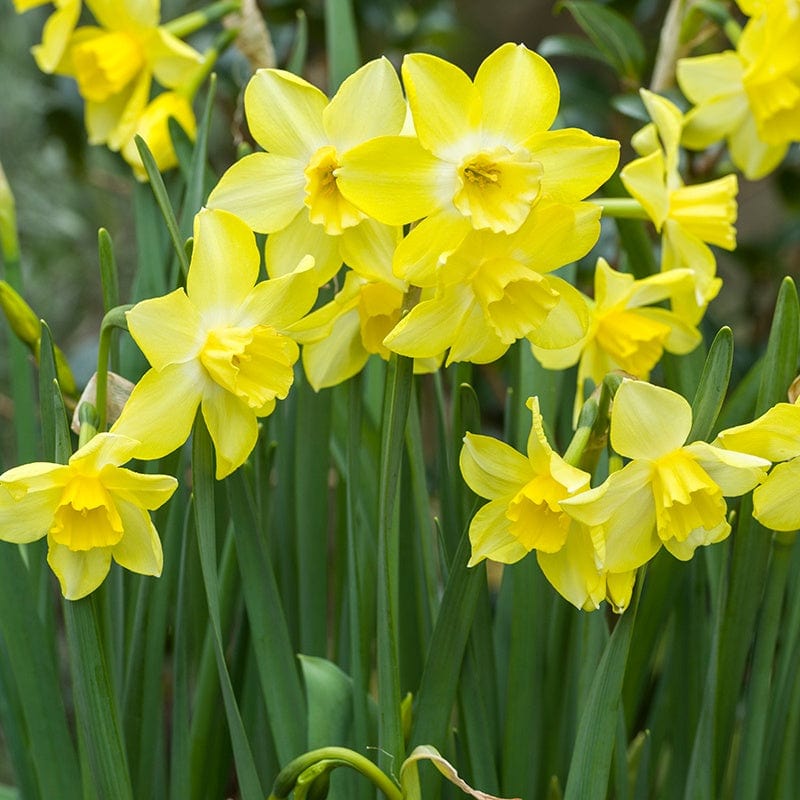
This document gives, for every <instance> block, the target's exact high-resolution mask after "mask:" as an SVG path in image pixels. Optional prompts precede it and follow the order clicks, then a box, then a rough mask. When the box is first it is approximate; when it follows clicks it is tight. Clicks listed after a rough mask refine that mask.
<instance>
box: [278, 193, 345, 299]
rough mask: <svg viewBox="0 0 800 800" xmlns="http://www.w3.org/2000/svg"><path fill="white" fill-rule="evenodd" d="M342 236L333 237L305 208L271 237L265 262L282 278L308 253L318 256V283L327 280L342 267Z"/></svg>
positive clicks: (308, 254)
mask: <svg viewBox="0 0 800 800" xmlns="http://www.w3.org/2000/svg"><path fill="white" fill-rule="evenodd" d="M340 240H341V237H340V236H331V235H330V234H328V233H326V232H325V228H324V227H323V226H322V225H314V223H312V222H311V220H309V218H308V210H307V209H303V210H302V211H301V212H300V213H299V214H298V215H297V216H296V217H295V218H294V219H293V220H292V221H291V222H290V223H289V224H288V225H287V226H286V227H285V228H283V230H280V231H276V232H275V233H273V234H271V235H270V236H268V237H267V243H266V245H265V246H264V261H265V263H266V265H267V274H268V275H269V276H270V278H280V277H283V276H284V275H288V274H289V273H290V272H293V271H294V270H296V269H297V265H298V264H300V263H301V262H302V261H303V259H305V258H306V257H307V256H311V257H312V258H313V259H314V274H315V275H316V278H315V280H316V282H317V286H322V284H323V283H327V282H328V281H329V280H331V278H333V276H334V275H335V274H336V273H337V272H338V271H339V267H341V266H342V255H341V253H340V248H339V243H340Z"/></svg>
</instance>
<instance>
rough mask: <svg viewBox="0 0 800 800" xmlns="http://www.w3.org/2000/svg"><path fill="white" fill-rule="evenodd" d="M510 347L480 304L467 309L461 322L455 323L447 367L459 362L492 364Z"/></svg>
mask: <svg viewBox="0 0 800 800" xmlns="http://www.w3.org/2000/svg"><path fill="white" fill-rule="evenodd" d="M509 347H510V342H504V341H503V340H502V339H501V338H500V337H499V336H498V334H497V332H496V331H495V330H494V328H493V327H492V326H491V325H490V324H489V321H488V320H487V319H486V315H485V314H484V311H483V308H481V305H480V303H477V302H475V303H472V304H471V305H469V306H468V307H467V310H466V313H465V314H464V315H463V316H462V317H461V320H460V321H459V322H457V323H455V335H454V336H453V341H452V343H451V345H450V352H449V353H448V355H447V365H448V366H449V365H450V364H453V363H455V362H457V361H470V362H472V363H473V364H490V363H492V362H493V361H497V359H498V358H500V356H502V355H503V353H505V352H506V350H508V348H509Z"/></svg>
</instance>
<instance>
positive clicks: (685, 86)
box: [675, 50, 744, 104]
mask: <svg viewBox="0 0 800 800" xmlns="http://www.w3.org/2000/svg"><path fill="white" fill-rule="evenodd" d="M742 74H743V70H742V62H741V60H740V59H739V56H737V55H736V53H734V52H733V51H732V50H727V51H726V52H724V53H713V54H712V55H707V56H699V57H697V58H681V59H679V60H678V62H677V64H676V65H675V76H676V78H677V79H678V84H679V85H680V87H681V91H682V92H683V93H684V94H685V95H686V97H687V98H688V99H689V100H690V101H691V102H692V103H695V104H699V103H706V102H708V101H709V100H712V99H714V98H716V97H718V96H719V95H720V94H721V91H724V92H725V93H726V94H727V93H728V92H731V93H733V92H736V91H738V90H741V91H744V84H743V83H742ZM721 87H724V88H722V90H721Z"/></svg>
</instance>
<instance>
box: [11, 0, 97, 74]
mask: <svg viewBox="0 0 800 800" xmlns="http://www.w3.org/2000/svg"><path fill="white" fill-rule="evenodd" d="M49 4H50V2H49V0H14V8H15V9H16V11H17V13H18V14H21V13H23V12H24V11H27V10H28V9H31V8H38V7H39V6H43V5H49ZM53 5H54V6H55V10H54V11H53V13H52V14H51V15H50V16H49V17H48V18H47V22H45V24H44V30H43V31H42V41H41V44H37V45H35V46H34V47H33V48H31V52H32V53H33V57H34V58H35V59H36V65H37V66H38V67H39V69H40V70H41V71H42V72H47V73H51V72H55V70H56V67H57V66H58V65H59V63H60V62H61V59H62V58H63V57H64V52H65V51H66V49H67V45H68V43H69V39H70V37H71V36H72V32H73V31H74V30H75V26H76V25H77V24H78V17H79V16H80V14H81V0H54V3H53Z"/></svg>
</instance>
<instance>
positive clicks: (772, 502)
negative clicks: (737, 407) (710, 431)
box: [715, 403, 800, 531]
mask: <svg viewBox="0 0 800 800" xmlns="http://www.w3.org/2000/svg"><path fill="white" fill-rule="evenodd" d="M715 444H720V445H721V446H722V447H727V448H731V449H733V450H740V451H741V452H743V453H752V454H753V455H757V456H761V457H762V458H767V459H769V460H770V461H774V462H782V463H779V464H776V465H775V466H774V467H773V468H772V471H771V472H770V473H769V475H768V476H767V479H766V480H765V481H764V483H762V484H761V486H759V487H758V488H757V489H756V490H755V491H754V492H753V516H754V517H755V518H756V519H757V520H758V521H759V522H760V523H761V524H762V525H764V526H766V527H767V528H771V529H772V530H774V531H794V530H798V529H800V504H798V503H797V487H798V485H800V483H799V482H800V405H797V404H794V405H793V404H792V403H778V404H777V405H775V406H773V407H772V408H771V409H769V411H767V412H766V413H765V414H762V415H761V416H760V417H759V418H758V419H757V420H754V421H753V422H749V423H747V424H746V425H739V426H737V427H735V428H728V429H727V430H724V431H722V432H720V434H719V436H718V437H717V441H716V442H715Z"/></svg>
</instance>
